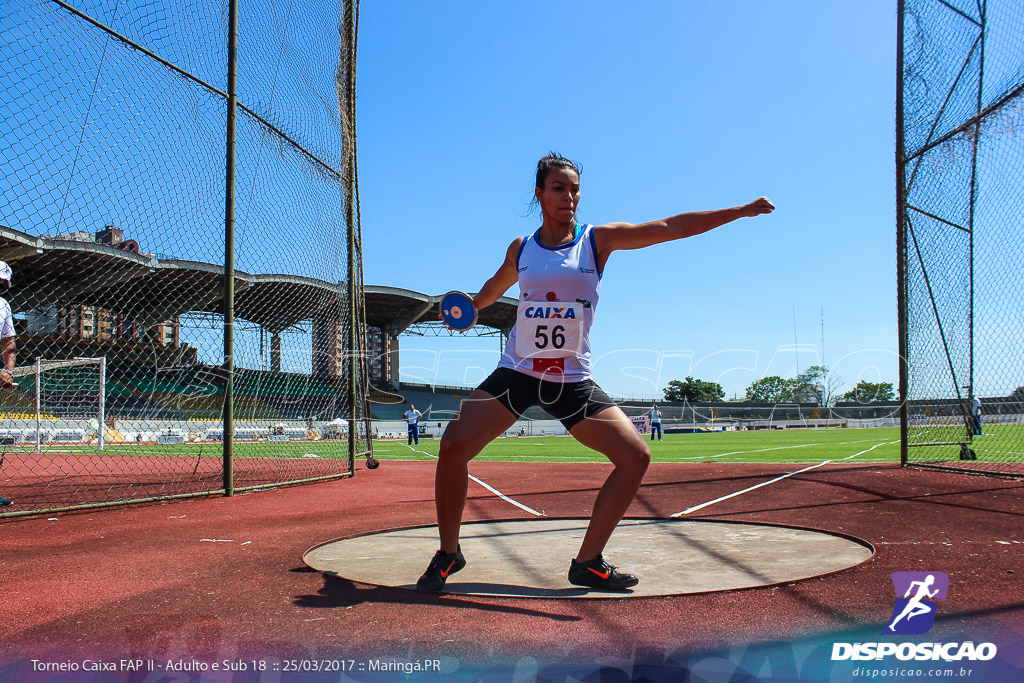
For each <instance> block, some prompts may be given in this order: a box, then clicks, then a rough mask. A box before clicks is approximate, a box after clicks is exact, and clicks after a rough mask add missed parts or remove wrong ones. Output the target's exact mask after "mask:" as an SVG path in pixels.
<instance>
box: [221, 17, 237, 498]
mask: <svg viewBox="0 0 1024 683" xmlns="http://www.w3.org/2000/svg"><path fill="white" fill-rule="evenodd" d="M237 80H238V0H228V100H227V104H228V120H227V124H228V125H227V164H226V170H225V183H224V184H225V192H224V432H223V446H224V462H223V470H224V495H226V496H231V495H234V492H235V484H234V478H235V476H234V453H233V451H234V434H235V414H234V395H233V394H234V375H235V357H234V354H235V117H236V114H237V113H238V84H237Z"/></svg>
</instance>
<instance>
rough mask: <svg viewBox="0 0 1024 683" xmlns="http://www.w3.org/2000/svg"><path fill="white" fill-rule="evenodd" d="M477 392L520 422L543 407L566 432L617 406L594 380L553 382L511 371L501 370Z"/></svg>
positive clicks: (484, 382) (489, 378)
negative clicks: (480, 392) (530, 410)
mask: <svg viewBox="0 0 1024 683" xmlns="http://www.w3.org/2000/svg"><path fill="white" fill-rule="evenodd" d="M477 389H480V390H481V391H486V392H487V393H488V394H490V395H491V396H493V397H495V398H496V399H498V401H500V402H501V404H502V405H503V406H505V407H506V408H508V409H509V410H510V411H512V413H513V414H514V415H515V416H516V417H519V418H521V417H523V415H524V414H525V413H526V411H527V410H528V409H529V408H532V407H533V406H540V407H541V408H543V409H544V410H546V411H547V412H548V413H550V414H551V415H552V417H554V418H555V419H556V420H558V421H559V422H561V423H562V424H563V425H564V426H565V428H566V429H572V428H573V427H574V426H576V425H577V424H578V423H580V422H581V421H583V419H584V418H586V417H591V416H593V415H597V414H598V413H600V412H601V411H602V410H605V409H606V408H611V407H613V406H614V405H615V401H613V400H612V399H611V398H610V397H609V396H608V394H606V393H604V390H603V389H601V387H599V386H597V383H595V382H594V380H591V379H585V380H583V381H582V382H564V383H563V382H551V381H548V380H543V379H537V378H536V377H531V376H530V375H526V374H524V373H522V372H516V371H515V370H510V369H509V368H498V369H497V370H495V371H494V372H492V373H491V376H490V377H488V378H487V379H485V380H484V381H483V384H481V385H480V386H479V387H477Z"/></svg>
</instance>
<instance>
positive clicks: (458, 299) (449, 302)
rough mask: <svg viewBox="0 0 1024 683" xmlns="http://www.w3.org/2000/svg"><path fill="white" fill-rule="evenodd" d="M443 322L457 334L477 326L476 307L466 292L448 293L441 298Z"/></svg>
mask: <svg viewBox="0 0 1024 683" xmlns="http://www.w3.org/2000/svg"><path fill="white" fill-rule="evenodd" d="M441 320H443V321H444V324H445V325H447V326H448V327H450V328H452V329H453V330H455V331H456V332H465V331H466V330H468V329H470V328H471V327H473V325H476V306H474V305H473V299H472V298H470V296H469V295H468V294H466V293H465V292H448V293H447V294H445V295H444V296H443V297H441Z"/></svg>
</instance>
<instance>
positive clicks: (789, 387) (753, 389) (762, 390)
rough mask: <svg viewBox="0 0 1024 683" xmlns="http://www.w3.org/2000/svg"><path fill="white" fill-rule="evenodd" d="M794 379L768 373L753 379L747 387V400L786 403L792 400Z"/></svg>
mask: <svg viewBox="0 0 1024 683" xmlns="http://www.w3.org/2000/svg"><path fill="white" fill-rule="evenodd" d="M795 384H796V381H795V380H792V379H782V378H781V377H779V376H778V375H770V376H768V377H762V378H761V379H759V380H755V381H754V382H752V383H751V384H750V386H749V387H747V400H748V401H753V402H754V403H786V402H787V401H791V400H793V389H794V387H795Z"/></svg>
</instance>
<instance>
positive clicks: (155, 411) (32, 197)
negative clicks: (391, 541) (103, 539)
mask: <svg viewBox="0 0 1024 683" xmlns="http://www.w3.org/2000/svg"><path fill="white" fill-rule="evenodd" d="M357 15H358V7H357V5H356V4H355V3H344V2H341V3H337V2H336V3H331V2H310V1H308V0H298V1H296V0H288V1H287V2H283V1H281V0H254V1H252V2H245V3H241V5H240V9H239V11H238V15H237V16H238V34H237V35H238V41H237V44H238V49H237V61H236V62H234V61H232V60H231V59H229V34H230V26H231V24H230V21H229V17H230V11H229V6H228V3H227V2H224V3H208V2H197V1H195V0H166V1H164V2H160V3H151V2H137V1H134V0H72V1H71V2H64V1H61V0H9V1H7V2H4V3H2V5H0V37H2V42H0V74H2V75H0V78H2V79H3V83H4V94H3V95H2V96H0V129H2V133H3V135H2V140H3V142H2V143H0V160H2V165H3V168H4V173H3V175H2V176H0V259H2V260H4V261H6V263H7V264H9V265H10V267H11V270H12V273H13V274H12V276H11V279H10V288H9V289H7V290H6V291H5V292H3V293H2V294H0V296H3V297H4V298H5V299H6V300H7V301H8V302H9V303H10V305H11V308H12V310H13V312H14V330H15V334H16V345H17V349H16V366H17V367H16V369H15V373H14V374H15V375H16V377H15V382H16V384H15V386H13V387H7V388H0V413H2V421H0V444H2V445H0V451H2V455H3V460H2V469H0V497H4V498H7V499H11V500H13V501H14V503H13V505H11V506H9V507H6V508H3V509H2V510H0V514H19V513H23V512H26V511H32V510H44V509H50V510H52V509H56V508H65V507H76V506H81V505H88V504H95V503H102V504H107V503H110V502H114V501H128V500H140V499H153V498H163V497H171V496H182V495H197V494H209V493H216V492H219V491H223V490H224V489H225V487H226V485H230V486H233V488H234V489H235V490H238V489H242V488H246V487H253V486H266V485H271V484H277V483H285V482H296V481H307V480H317V479H320V478H323V477H332V476H343V475H349V474H351V473H352V472H353V460H354V458H355V457H358V456H361V455H368V454H369V452H370V445H369V442H368V440H367V434H368V430H367V422H366V418H367V416H366V411H365V407H364V403H363V398H362V397H364V396H365V391H366V388H367V387H366V382H367V380H366V377H365V374H366V368H365V362H364V360H363V354H362V353H361V352H360V350H361V349H362V347H363V345H364V343H365V342H364V339H365V335H364V334H363V322H362V320H363V312H362V306H363V295H362V267H361V255H360V248H359V225H358V220H359V217H358V209H357V206H356V204H357V202H358V198H357V193H356V179H355V106H354V98H355V88H354V83H355V80H354V77H355V74H354V69H355V58H354V57H355V38H356V18H357ZM235 63H236V64H237V67H236V68H237V115H236V118H235V122H236V138H235V143H234V159H235V163H234V168H235V174H234V176H233V177H232V176H230V175H229V174H228V173H227V172H226V169H227V168H228V167H230V165H229V164H227V163H226V159H227V158H228V152H227V150H228V149H229V132H228V131H229V126H228V111H229V95H230V93H229V92H228V91H229V83H230V79H229V76H228V74H229V68H230V66H231V65H232V64H235ZM229 187H233V188H234V195H233V196H234V214H233V216H232V215H231V214H230V212H229V211H228V208H227V207H229V206H230V204H229V202H228V199H227V197H228V196H229V194H228V189H229ZM226 226H233V240H234V245H233V246H234V248H233V268H234V278H233V280H232V282H233V309H232V308H229V307H228V306H227V305H226V302H227V301H230V299H229V297H228V296H227V291H226V286H225V285H226V280H227V279H228V278H226V277H225V273H226V271H227V270H228V268H229V266H231V265H232V261H231V260H230V259H229V257H228V253H229V252H228V250H227V247H226V244H228V241H227V235H228V228H227V227H226ZM2 285H3V282H0V286H2ZM0 308H2V307H0ZM0 312H2V311H0ZM232 312H233V318H234V327H233V330H234V331H233V356H232V360H233V362H232V363H228V361H227V358H226V357H225V335H226V334H227V332H226V329H227V328H228V326H227V325H226V324H225V323H226V321H229V320H230V319H231V317H232ZM2 322H3V321H2V320H0V325H2ZM73 358H82V359H86V361H85V362H81V363H76V364H73V365H61V364H60V361H66V360H68V359H73ZM101 359H102V363H101V362H100V361H101ZM353 359H354V360H353ZM37 365H38V366H39V368H37V367H36V366H37ZM101 367H102V368H103V372H102V376H101V373H100V368H101ZM37 377H39V378H41V379H40V381H38V382H37V381H36V378H37ZM226 396H230V397H231V398H230V401H228V400H227V399H226ZM226 403H230V405H231V411H230V413H228V412H227V411H226V410H225V404H226ZM232 424H233V430H232V429H231V426H232ZM226 427H227V428H228V429H229V431H228V436H229V438H228V439H225V428H226ZM226 440H227V441H230V442H231V443H232V444H233V448H232V449H231V452H232V453H233V456H234V460H233V463H232V467H231V468H229V471H231V470H233V480H231V481H230V484H228V481H226V480H225V477H224V467H223V454H224V452H225V448H224V443H225V441H226Z"/></svg>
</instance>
